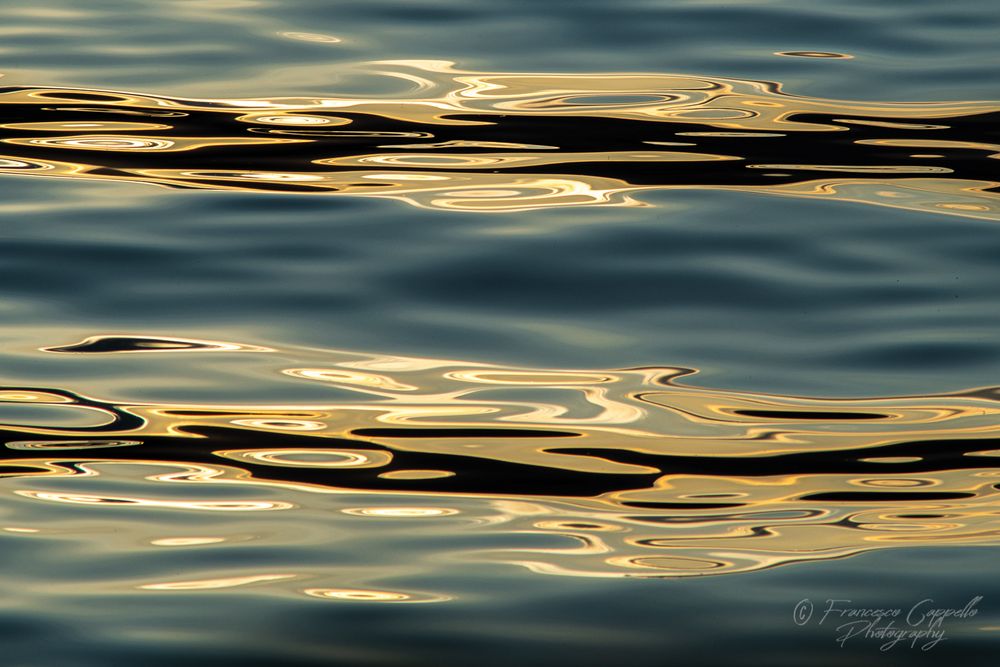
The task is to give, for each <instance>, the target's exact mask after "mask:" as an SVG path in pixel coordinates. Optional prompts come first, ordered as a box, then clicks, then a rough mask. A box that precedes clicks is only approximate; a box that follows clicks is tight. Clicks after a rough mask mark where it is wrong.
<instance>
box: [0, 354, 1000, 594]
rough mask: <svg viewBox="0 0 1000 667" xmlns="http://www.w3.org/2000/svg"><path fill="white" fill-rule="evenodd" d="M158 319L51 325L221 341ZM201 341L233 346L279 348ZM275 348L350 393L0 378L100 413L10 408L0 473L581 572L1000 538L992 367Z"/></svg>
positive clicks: (61, 489)
mask: <svg viewBox="0 0 1000 667" xmlns="http://www.w3.org/2000/svg"><path fill="white" fill-rule="evenodd" d="M146 342H147V341H145V340H144V339H143V338H141V337H121V336H96V337H93V338H90V339H87V341H84V342H83V343H79V344H74V345H56V346H48V347H46V348H45V349H46V350H48V351H49V352H50V353H52V354H77V355H83V354H116V353H118V352H120V351H123V350H127V351H130V352H134V353H147V354H163V353H165V352H167V353H170V354H189V353H192V352H194V353H199V354H201V353H204V352H205V349H204V346H206V345H209V344H210V343H209V342H208V341H197V340H193V339H178V340H177V341H172V339H169V338H155V339H150V341H148V342H149V343H150V345H149V346H146V345H144V343H146ZM154 343H155V344H154ZM211 345H214V346H215V347H214V348H213V351H214V352H217V353H220V354H228V353H229V352H231V351H232V350H233V349H239V350H243V351H244V352H246V353H248V354H270V353H272V352H275V351H274V350H270V349H266V348H254V347H253V346H239V345H236V344H230V343H219V342H212V343H211ZM281 354H283V355H285V357H292V358H294V359H295V360H296V361H297V362H298V363H297V365H294V366H289V367H288V368H286V369H284V371H283V375H284V376H286V377H291V378H295V379H296V380H297V381H300V382H310V383H317V384H318V385H319V386H322V387H329V388H330V389H331V391H332V393H331V395H336V397H337V398H336V399H331V400H330V401H329V402H323V403H320V404H312V405H262V406H253V405H181V404H150V403H129V404H112V403H109V402H104V401H102V400H100V399H99V398H95V397H87V396H81V395H78V394H73V393H71V392H67V391H65V390H60V389H54V388H37V387H4V388H0V401H2V402H21V403H23V402H25V401H30V402H32V403H33V404H34V405H36V406H39V407H40V408H42V409H44V408H45V406H52V409H60V410H86V411H89V412H101V413H104V414H106V415H107V418H106V419H105V424H104V425H102V426H99V427H87V428H85V429H81V428H79V427H66V426H59V427H42V426H35V427H26V426H16V427H15V426H11V425H0V428H2V430H3V433H4V437H5V440H4V441H5V443H6V447H5V448H4V451H6V452H7V454H6V456H5V459H4V461H3V462H2V464H0V477H2V478H6V480H7V481H6V482H5V483H6V484H8V485H9V488H10V489H11V493H13V495H14V496H15V497H17V498H19V499H21V502H31V503H46V504H52V503H55V504H61V505H64V506H66V507H67V508H69V507H76V508H81V509H80V510H79V511H84V510H83V509H82V508H89V509H87V510H86V511H101V512H117V513H128V512H133V513H136V512H167V513H170V512H191V511H195V512H199V513H205V514H207V515H214V516H221V515H225V516H231V517H236V518H239V517H240V516H245V517H251V516H253V517H261V516H262V515H270V514H272V513H274V512H277V513H279V514H281V515H287V516H295V515H296V513H301V512H308V511H314V510H315V507H314V504H315V502H318V500H311V499H323V500H322V502H324V503H331V502H332V503H334V505H332V506H327V509H326V510H325V514H324V516H325V517H327V519H326V520H327V521H330V522H331V527H332V529H334V532H335V533H336V532H337V531H338V530H341V529H343V530H346V531H359V532H358V533H357V534H359V535H364V534H366V531H376V533H377V534H379V535H383V534H394V533H393V531H409V530H414V529H418V528H419V529H421V530H441V531H445V532H449V531H451V532H453V533H454V534H456V535H466V534H470V533H477V532H478V533H486V534H492V535H495V536H496V537H497V538H500V539H497V540H494V541H493V542H494V543H495V544H504V545H508V546H506V547H497V548H491V549H488V550H484V549H482V548H475V549H469V550H464V551H460V553H458V554H452V555H451V556H449V557H454V558H459V559H460V560H472V561H483V560H485V561H487V562H507V563H514V564H519V565H521V566H524V567H527V568H529V569H531V570H533V571H536V572H540V573H546V574H560V575H573V576H590V577H635V576H639V577H663V576H670V577H675V576H703V575H706V574H724V573H735V572H746V571H752V570H759V569H761V568H768V567H775V566H779V565H785V564H791V563H797V562H803V561H811V560H825V559H830V558H840V557H846V556H850V555H854V554H858V553H863V552H868V551H872V550H877V549H885V548H893V547H903V546H906V547H920V546H934V545H945V544H947V545H987V544H989V545H992V544H997V543H998V541H1000V534H998V531H997V530H996V525H995V524H996V520H995V519H996V513H997V511H998V500H1000V498H998V488H1000V467H997V456H998V451H1000V450H998V443H1000V419H998V417H1000V403H998V402H997V396H998V393H997V392H998V390H996V389H991V388H985V389H975V390H970V391H967V392H960V393H955V394H948V395H939V396H900V397H883V398H858V399H821V398H808V397H798V396H778V395H768V394H760V393H751V392H737V391H723V390H715V389H710V388H703V387H698V386H695V384H694V382H693V381H692V380H691V379H690V377H689V376H690V375H691V374H692V371H690V370H687V369H681V368H636V369H617V370H610V369H609V370H603V371H594V370H587V371H577V370H572V369H530V368H507V367H501V366H494V365H489V364H482V363H466V362H460V361H452V360H445V359H421V358H406V357H398V356H380V355H373V354H364V353H358V352H349V351H336V350H330V351H318V350H298V351H295V350H286V351H283V352H281ZM498 392H500V393H498ZM135 469H138V470H140V471H141V472H140V473H138V474H139V475H140V480H141V482H142V486H141V487H139V488H141V489H142V491H141V492H138V491H136V492H126V491H124V490H123V489H124V488H126V487H122V486H111V487H107V488H105V487H103V486H101V484H102V480H103V479H105V478H107V477H108V475H109V474H112V473H113V474H120V473H119V472H116V471H124V470H135ZM112 476H113V475H112ZM62 480H65V481H62ZM55 481H59V484H56V485H54V486H53V484H54V482H55ZM178 485H180V486H178ZM128 488H133V487H128ZM310 508H312V509H310ZM67 511H70V510H67ZM459 527H460V528H461V530H458V528H459ZM4 530H5V531H7V532H9V533H12V534H19V535H23V536H24V538H25V539H30V538H31V536H32V535H33V534H34V533H32V532H30V531H32V530H35V528H33V527H32V526H31V525H23V522H22V523H17V522H12V524H11V526H9V527H7V528H5V529H4ZM455 531H457V532H455ZM373 534H374V533H373ZM232 539H237V538H235V537H232V538H230V537H225V536H219V535H216V534H207V535H185V534H172V535H171V534H167V535H159V536H155V537H153V538H151V539H150V540H147V543H148V544H150V545H151V546H158V547H168V546H169V547H172V548H209V547H211V546H212V545H216V544H219V543H228V542H230V541H231V540H232ZM238 539H244V538H238ZM359 539H360V538H359ZM286 575H287V576H288V577H289V578H288V582H287V585H289V586H296V588H295V591H297V593H296V594H302V593H303V591H306V589H307V587H308V584H305V583H300V579H301V577H299V576H298V575H297V574H295V573H294V572H277V573H276V572H273V571H270V572H250V573H247V572H236V573H215V574H213V575H211V576H207V575H206V576H204V577H200V576H199V577H191V578H187V579H178V580H176V581H159V582H147V583H148V585H146V588H147V589H148V590H163V591H169V590H198V589H202V588H203V589H212V588H220V587H230V586H234V587H235V586H250V585H253V586H268V585H272V584H275V585H278V584H280V585H285V577H286ZM366 581H367V580H366V579H365V578H364V577H361V578H360V579H358V580H357V581H356V582H355V587H354V588H350V587H348V588H338V587H337V586H330V587H324V586H322V585H319V584H317V585H316V586H313V587H311V588H308V591H312V592H306V593H305V594H308V595H311V596H314V597H320V598H329V599H338V600H340V599H347V600H355V601H359V600H362V599H370V600H374V599H376V598H362V597H350V595H354V593H357V595H361V594H360V593H358V591H366V590H369V589H368V588H367V587H365V586H364V585H361V584H363V583H365V582H366ZM371 590H372V591H375V592H376V593H377V592H378V591H381V590H382V589H380V588H378V587H377V586H376V587H374V588H372V589H371ZM351 591H354V593H351ZM383 592H386V591H383ZM386 594H389V593H386ZM395 594H396V593H392V595H395ZM399 594H400V595H411V594H410V593H399ZM414 595H416V594H414ZM345 596H347V597H345ZM417 597H418V598H419V596H417ZM379 599H381V598H379ZM406 599H407V600H409V599H410V598H406ZM420 599H422V598H420ZM386 601H388V600H387V599H386ZM397 601H403V600H402V599H400V600H397ZM412 601H418V600H417V598H414V599H413V600H412Z"/></svg>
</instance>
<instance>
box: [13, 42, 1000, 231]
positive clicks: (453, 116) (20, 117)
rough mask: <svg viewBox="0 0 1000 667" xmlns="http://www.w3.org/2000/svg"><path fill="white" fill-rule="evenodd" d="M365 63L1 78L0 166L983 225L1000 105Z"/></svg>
mask: <svg viewBox="0 0 1000 667" xmlns="http://www.w3.org/2000/svg"><path fill="white" fill-rule="evenodd" d="M290 35H291V34H290V33H289V34H286V36H290ZM295 35H297V37H294V38H296V39H307V38H308V39H310V40H313V41H316V40H318V39H319V38H320V37H323V36H322V35H305V34H304V33H295ZM303 35H305V36H303ZM331 39H332V38H324V39H323V40H320V41H328V42H329V41H331ZM782 55H791V56H799V57H803V56H806V57H824V58H830V57H844V56H842V55H841V54H833V53H822V52H787V53H784V54H782ZM367 67H368V70H367V74H368V76H370V77H373V78H379V77H382V78H384V77H391V78H401V79H403V80H406V81H408V82H410V83H412V84H414V85H415V89H414V90H413V91H412V92H411V93H410V94H409V95H399V96H396V97H393V98H385V97H368V98H366V97H330V98H289V97H283V98H267V97H264V98H260V99H252V100H248V99H242V100H233V99H218V100H208V99H200V100H199V99H181V98H170V97H156V96H151V95H146V94H138V93H126V92H112V91H96V90H76V89H56V88H43V87H36V88H32V87H24V86H21V87H7V88H2V89H0V151H2V152H3V153H4V154H3V155H0V173H17V174H29V175H30V174H38V175H47V176H69V177H72V178H87V179H105V180H106V179H110V180H120V181H136V182H144V183H150V184H155V185H160V186H167V187H182V188H199V189H215V190H240V191H252V192H271V193H275V192H277V193H296V194H334V195H348V196H363V197H388V198H392V199H398V200H401V201H404V202H407V203H409V204H413V205H416V206H421V207H426V208H434V209H453V210H463V211H481V212H490V211H518V210H526V209H535V208H548V207H558V206H583V205H587V206H592V205H602V206H604V205H613V206H637V205H641V204H640V201H639V200H638V199H637V198H636V197H637V195H641V194H642V193H643V192H649V191H653V190H665V189H666V190H669V189H691V188H695V189H705V188H709V189H734V190H741V191H746V192H756V193H764V194H770V195H779V196H793V197H807V198H825V199H839V200H847V201H856V202H863V203H867V204H873V205H879V206H891V207H895V208H903V209H909V210H919V211H935V212H938V213H943V214H946V215H956V216H964V217H976V218H983V219H991V220H995V219H1000V203H998V198H997V187H998V182H997V180H996V168H995V163H994V162H993V161H994V160H995V159H996V157H997V155H1000V146H998V145H997V144H996V143H995V142H994V141H992V140H991V139H990V135H989V128H990V127H991V125H992V124H994V123H995V120H996V118H997V114H998V113H1000V103H997V102H983V101H979V102H977V101H970V102H947V103H944V102H941V103H933V102H927V103H921V104H917V103H896V104H893V103H875V102H852V101H847V100H827V99H821V98H810V97H803V96H797V95H793V94H789V93H787V92H785V91H784V90H783V88H782V86H781V84H779V83H775V82H760V81H748V80H740V79H731V78H718V77H715V78H712V77H693V76H682V75H673V74H623V73H613V74H596V73H595V74H572V75H570V74H541V73H530V74H513V73H482V72H472V71H466V70H460V69H457V68H456V67H455V66H454V64H453V63H450V62H446V61H429V60H422V61H417V60H409V61H382V62H376V63H370V64H369V65H368V66H367ZM81 103H86V104H87V106H86V107H81V106H80V104H81ZM121 114H142V115H153V116H156V117H158V118H159V119H160V120H161V121H163V122H162V123H157V124H152V123H138V122H126V121H122V120H121V118H120V115H121ZM168 120H169V121H170V124H167V121H168ZM82 129H87V130H90V131H91V132H101V133H100V134H78V132H79V131H80V130H82ZM41 132H44V133H45V136H38V134H39V133H41ZM151 132H153V133H155V134H153V135H150V134H148V133H151ZM60 134H64V135H65V136H58V135H60ZM53 135H57V136H53ZM407 139H410V140H417V141H406V140H407ZM676 139H682V140H681V141H675V140H676ZM650 146H655V147H657V148H658V149H657V150H650ZM660 147H669V150H660V149H659V148H660ZM928 149H932V152H930V151H929V150H928ZM173 153H181V154H182V156H176V157H175V156H173V155H169V154H173ZM816 155H822V156H823V161H822V162H817V161H816V160H815V156H816Z"/></svg>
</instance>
